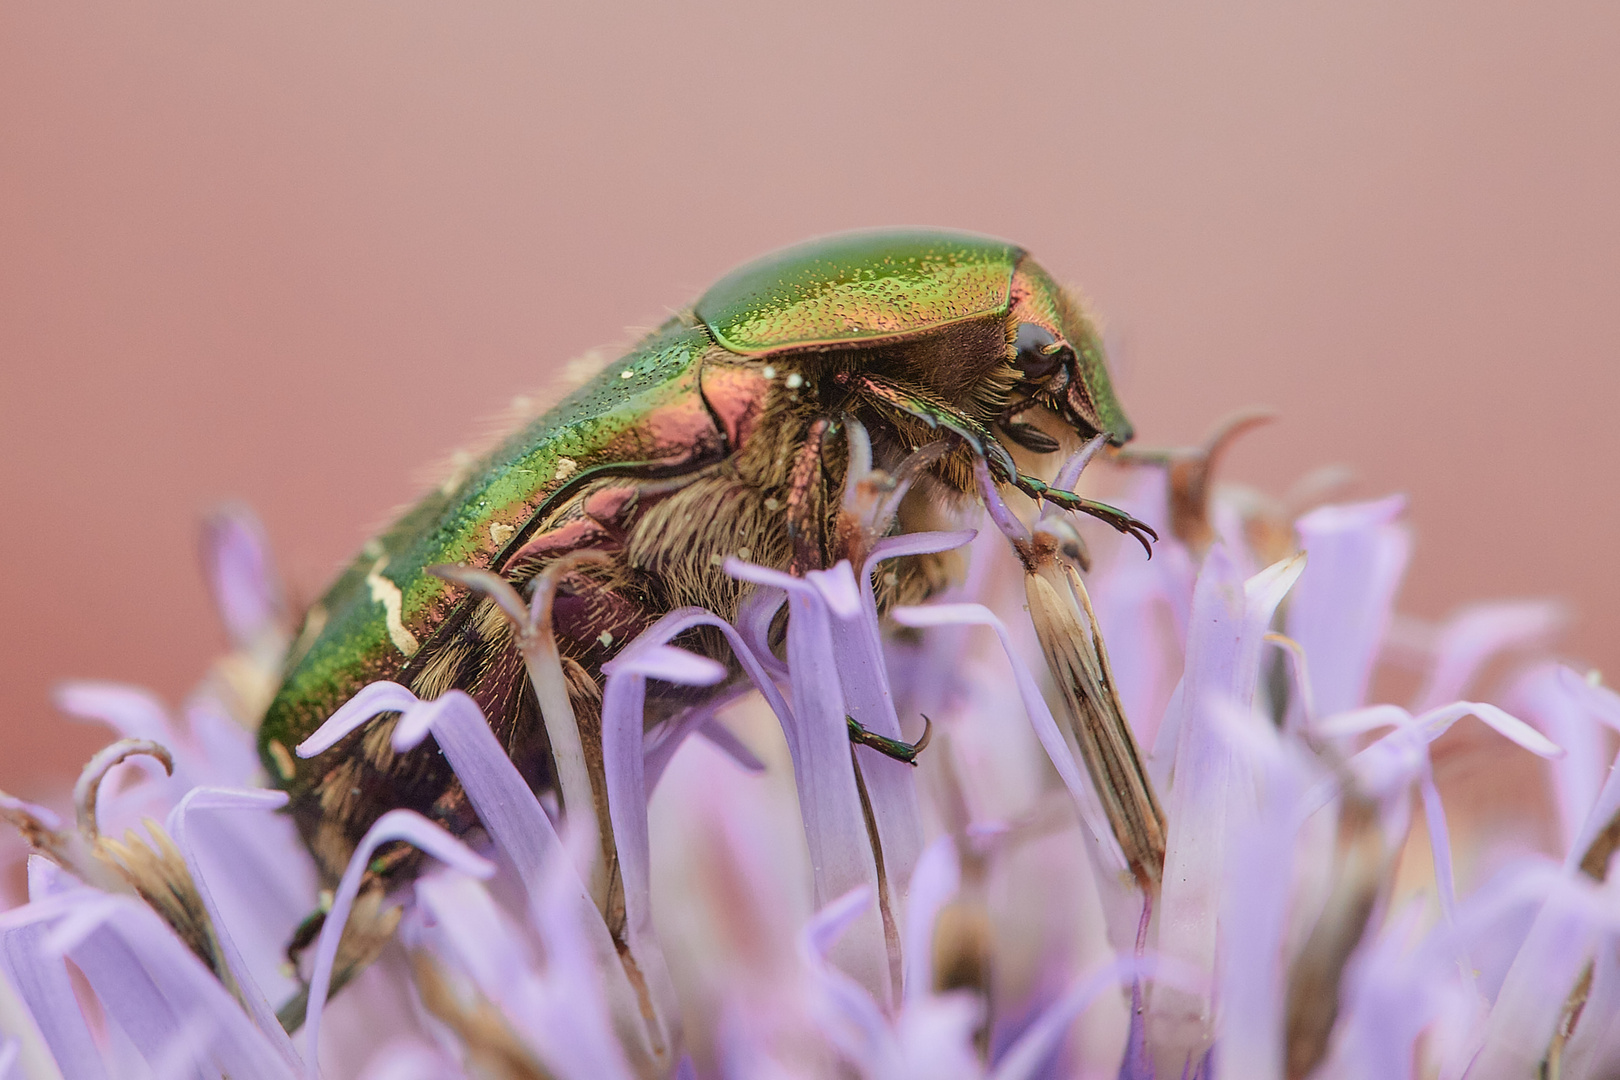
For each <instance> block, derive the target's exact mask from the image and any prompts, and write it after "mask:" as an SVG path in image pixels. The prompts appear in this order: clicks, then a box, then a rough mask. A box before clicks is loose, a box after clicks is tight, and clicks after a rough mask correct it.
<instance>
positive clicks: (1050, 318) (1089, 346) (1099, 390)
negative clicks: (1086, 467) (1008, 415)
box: [1009, 258, 1134, 446]
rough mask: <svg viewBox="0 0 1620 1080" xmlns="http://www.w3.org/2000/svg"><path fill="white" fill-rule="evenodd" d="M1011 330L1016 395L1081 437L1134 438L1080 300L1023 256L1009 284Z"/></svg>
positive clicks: (1112, 440) (1116, 441) (1121, 440)
mask: <svg viewBox="0 0 1620 1080" xmlns="http://www.w3.org/2000/svg"><path fill="white" fill-rule="evenodd" d="M1009 332H1010V333H1011V334H1012V335H1013V341H1012V346H1013V349H1014V351H1015V353H1016V355H1015V356H1014V358H1013V363H1014V364H1015V366H1016V368H1017V371H1016V374H1015V378H1016V379H1017V383H1016V385H1015V386H1014V393H1015V396H1016V397H1021V398H1023V399H1026V400H1033V401H1035V402H1037V403H1039V404H1040V405H1043V406H1045V407H1046V408H1047V409H1048V410H1050V411H1051V412H1053V413H1056V414H1057V415H1058V416H1059V417H1061V418H1062V419H1063V420H1064V422H1065V423H1067V424H1068V425H1069V426H1070V427H1072V428H1074V430H1075V431H1076V432H1077V433H1078V434H1079V435H1080V436H1081V437H1082V438H1090V437H1091V436H1093V435H1097V434H1106V435H1107V436H1108V441H1109V442H1110V443H1112V444H1113V445H1115V446H1120V445H1122V444H1124V443H1126V442H1128V441H1129V440H1130V438H1131V436H1132V434H1133V433H1134V432H1133V429H1132V427H1131V422H1130V421H1129V420H1127V419H1126V418H1125V411H1124V410H1123V409H1121V408H1120V405H1119V400H1118V399H1117V398H1116V397H1115V396H1114V387H1113V384H1112V382H1110V381H1109V378H1108V367H1107V365H1106V363H1105V362H1104V360H1103V348H1102V339H1101V338H1100V336H1099V335H1098V333H1097V330H1096V327H1095V326H1093V325H1092V322H1091V320H1090V319H1089V318H1087V317H1086V314H1085V311H1084V310H1083V309H1082V308H1081V306H1080V303H1079V301H1077V300H1076V299H1075V298H1074V297H1073V296H1071V295H1070V294H1069V293H1068V292H1067V291H1065V290H1064V289H1063V288H1062V287H1061V286H1059V285H1058V284H1057V283H1056V282H1054V281H1053V280H1052V278H1051V276H1050V275H1048V274H1047V273H1046V271H1045V270H1042V269H1041V268H1040V267H1039V266H1038V265H1036V264H1035V262H1034V261H1033V260H1032V259H1029V258H1025V259H1024V260H1023V262H1022V263H1021V264H1020V265H1019V267H1018V271H1017V273H1015V274H1014V275H1013V282H1012V310H1011V312H1010V316H1009Z"/></svg>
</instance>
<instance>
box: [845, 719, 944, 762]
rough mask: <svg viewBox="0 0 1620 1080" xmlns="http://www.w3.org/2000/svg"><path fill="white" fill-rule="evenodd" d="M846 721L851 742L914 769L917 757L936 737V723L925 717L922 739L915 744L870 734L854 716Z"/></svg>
mask: <svg viewBox="0 0 1620 1080" xmlns="http://www.w3.org/2000/svg"><path fill="white" fill-rule="evenodd" d="M844 721H845V722H846V723H847V724H848V725H849V741H850V742H852V743H855V744H857V745H859V746H864V747H867V748H868V749H870V750H876V751H877V752H878V753H880V754H882V755H883V756H884V757H888V758H893V759H894V760H896V761H903V762H905V763H906V764H907V765H911V766H913V767H915V766H916V764H917V755H918V754H920V753H922V752H923V750H924V749H926V748H927V746H928V743H929V741H930V740H931V739H933V737H934V722H933V721H932V720H930V719H928V717H926V716H924V717H923V733H922V738H920V739H918V740H917V741H916V742H914V743H908V742H904V741H902V740H900V739H888V738H884V737H883V736H882V735H878V734H875V733H873V732H870V731H868V730H866V728H864V727H862V726H861V722H860V721H859V720H857V719H855V718H854V717H853V716H846V717H844Z"/></svg>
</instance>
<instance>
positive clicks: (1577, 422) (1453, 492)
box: [0, 0, 1620, 794]
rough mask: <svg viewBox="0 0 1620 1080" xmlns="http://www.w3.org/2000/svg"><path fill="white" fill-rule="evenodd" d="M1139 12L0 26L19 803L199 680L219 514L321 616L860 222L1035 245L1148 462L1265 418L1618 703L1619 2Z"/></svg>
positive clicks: (203, 16)
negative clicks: (495, 436) (1063, 285)
mask: <svg viewBox="0 0 1620 1080" xmlns="http://www.w3.org/2000/svg"><path fill="white" fill-rule="evenodd" d="M1163 7H1164V6H1163V5H1136V4H1125V3H1117V2H1116V3H1088V4H1083V5H1075V4H1066V3H1065V4H1058V3H1053V4H1046V5H1031V4H998V5H989V4H966V3H956V4H939V3H917V4H909V5H874V4H871V3H868V2H860V0H837V2H832V3H828V2H819V3H814V4H800V5H791V6H790V5H774V6H764V5H744V4H724V5H721V4H708V5H698V6H693V7H691V8H689V9H688V10H684V11H676V10H675V9H674V7H673V6H666V5H655V4H650V3H649V4H643V5H636V6H625V5H618V4H595V5H588V4H570V5H560V4H559V5H542V4H538V3H534V2H532V0H522V2H519V0H500V2H486V3H459V4H443V3H429V2H424V0H375V2H360V0H319V2H304V3H296V2H292V0H286V2H277V3H246V2H241V3H225V4H222V3H219V2H217V0H195V2H185V0H149V2H146V3H142V4H136V5H88V4H81V3H73V2H69V0H52V2H50V3H22V2H19V3H9V4H5V5H3V6H0V508H3V510H0V560H3V562H0V565H3V566H4V568H5V569H4V573H5V582H6V586H5V597H6V612H7V617H6V618H5V619H4V620H3V621H0V675H3V680H4V681H3V687H4V694H5V698H4V700H5V705H4V710H5V712H4V721H3V723H4V729H3V732H0V750H3V753H0V787H5V788H8V789H11V790H15V791H18V792H19V793H24V794H26V793H30V792H37V791H40V790H42V788H43V787H44V786H45V785H46V783H47V782H48V781H53V780H54V779H55V778H60V777H62V776H66V775H68V774H69V771H70V770H72V769H75V768H76V767H77V765H78V764H79V762H80V761H81V760H82V759H83V757H84V756H85V755H86V754H87V753H88V752H89V751H90V750H91V749H93V748H94V747H95V746H97V745H99V743H100V742H101V741H102V738H103V736H102V734H101V733H100V732H96V731H92V730H89V729H86V728H82V727H77V726H74V725H70V724H68V723H66V722H64V721H62V720H60V719H59V718H57V717H56V716H55V715H54V714H53V711H52V709H51V706H50V704H49V699H48V688H49V687H50V686H51V684H52V683H53V682H54V681H55V680H57V679H60V678H62V677H65V676H69V675H94V676H102V677H108V678H116V679H128V680H137V681H140V682H144V683H146V684H148V685H150V686H152V687H154V688H156V689H158V690H159V691H161V692H162V693H164V694H166V695H169V696H170V697H171V698H172V697H175V696H178V695H179V694H181V693H182V692H183V690H184V688H185V687H186V686H187V685H188V684H189V683H190V682H191V681H192V680H193V679H194V678H195V677H196V676H197V675H198V674H199V673H200V672H201V671H202V670H203V667H204V665H205V663H206V662H207V660H208V659H209V657H210V655H211V654H212V653H213V652H214V650H215V649H216V648H217V647H218V645H219V644H220V641H221V637H220V634H219V632H218V631H217V630H216V629H215V625H214V622H213V620H212V617H211V614H210V611H209V608H208V604H207V599H206V595H205V593H204V590H203V588H202V585H201V583H200V580H199V577H198V575H197V573H196V570H195V565H194V554H193V553H194V550H195V539H194V538H195V525H196V522H197V519H198V515H199V513H200V512H202V511H203V510H204V509H205V508H207V507H208V506H210V505H211V504H213V503H214V502H216V501H218V500H220V499H222V498H226V497H237V498H241V499H244V500H246V501H248V502H249V503H251V504H252V505H253V506H255V507H257V509H258V511H259V513H260V514H261V515H262V517H263V518H264V520H265V523H266V525H267V527H268V530H269V532H270V535H271V537H272V538H273V540H274V542H275V545H276V550H277V553H278V555H279V558H280V561H281V565H282V567H283V569H284V570H285V571H286V573H287V575H288V577H289V578H290V580H291V581H292V582H293V584H294V587H295V589H296V590H297V591H298V592H299V593H300V594H301V595H302V596H304V597H305V598H308V597H309V596H311V595H312V594H314V593H316V592H317V591H318V590H319V588H320V587H321V585H322V584H323V582H324V580H325V579H326V577H327V576H328V575H329V574H330V573H331V571H332V570H333V568H334V567H335V566H336V565H337V563H338V562H339V560H341V559H342V558H344V557H345V556H347V555H348V554H349V553H351V552H352V550H353V549H354V548H356V547H357V546H358V544H359V543H360V542H361V541H362V540H363V539H364V537H365V535H366V533H367V530H368V529H369V528H371V527H372V526H374V525H375V524H377V523H379V522H380V521H381V520H382V519H383V518H384V517H385V516H386V514H387V513H388V511H389V509H390V508H391V507H393V506H395V505H397V504H399V503H401V502H403V501H405V500H406V499H407V498H408V497H409V496H410V495H411V493H412V491H413V489H414V482H413V476H415V475H418V470H419V467H420V466H422V465H425V464H427V463H430V462H431V461H432V460H434V459H435V458H437V457H439V456H441V455H442V454H443V453H444V452H445V451H446V450H449V449H450V448H452V447H454V446H455V445H456V443H457V442H459V441H461V440H462V439H463V438H464V437H465V436H466V435H468V433H470V432H472V431H474V430H476V429H477V427H478V421H479V418H481V417H485V416H488V415H489V414H491V413H494V412H496V411H498V410H499V409H500V408H501V407H502V406H503V405H504V404H505V403H506V402H507V401H508V400H509V399H510V398H511V397H512V396H513V395H514V394H515V393H518V392H520V391H524V390H528V389H532V388H534V387H536V386H539V385H542V384H544V383H545V382H546V380H547V378H548V375H549V374H550V373H552V372H553V371H554V370H555V369H556V367H557V366H558V365H559V364H560V363H561V362H562V361H564V360H566V359H567V358H569V357H571V356H573V355H576V354H578V353H580V352H581V351H583V350H585V349H586V348H588V347H590V346H593V345H599V344H604V343H612V342H616V341H623V340H624V339H625V337H626V335H627V332H628V329H627V328H630V327H636V326H643V327H644V326H647V325H650V324H652V323H654V322H656V321H657V320H659V319H660V318H661V317H662V315H663V314H664V313H665V312H666V311H667V310H668V309H669V308H671V307H673V306H677V305H679V304H681V303H683V302H685V301H687V300H689V299H691V298H692V297H693V296H694V295H695V294H696V293H698V292H699V291H701V289H702V288H703V287H704V286H705V285H706V284H707V283H708V282H709V281H711V280H712V279H713V278H714V277H715V276H717V275H718V274H719V273H720V272H722V271H724V270H725V269H727V268H728V267H730V266H731V265H732V264H734V263H736V262H738V261H739V260H742V259H744V258H747V257H749V256H752V255H754V254H757V253H760V252H762V251H764V250H766V249H769V248H772V247H775V246H777V245H780V244H783V243H786V242H790V241H793V240H797V239H800V238H802V237H805V236H807V235H811V234H815V233H820V232H826V231H830V230H834V229H842V228H847V227H851V226H862V225H879V224H893V223H925V224H941V225H952V226H957V227H961V228H968V229H975V230H980V231H984V232H991V233H997V234H1001V235H1004V236H1007V237H1011V238H1014V239H1016V240H1018V241H1019V242H1021V243H1024V244H1026V245H1028V246H1029V247H1031V248H1032V249H1033V250H1035V251H1036V252H1037V253H1038V255H1039V257H1040V258H1041V259H1042V260H1043V262H1044V263H1045V264H1046V265H1048V266H1049V267H1051V268H1052V269H1053V270H1055V271H1056V272H1057V273H1058V274H1059V275H1060V276H1062V277H1065V278H1068V279H1070V280H1074V281H1077V282H1080V283H1082V284H1083V286H1084V288H1085V290H1086V291H1087V292H1088V293H1089V294H1090V296H1091V297H1092V298H1093V300H1094V301H1095V303H1096V305H1097V307H1098V308H1099V309H1100V310H1101V311H1102V312H1103V313H1104V315H1105V316H1106V317H1107V321H1108V325H1109V327H1110V329H1111V334H1112V337H1113V339H1114V340H1115V342H1116V343H1117V353H1118V356H1117V363H1118V365H1119V366H1120V367H1121V368H1123V374H1122V380H1121V381H1122V384H1123V389H1124V393H1125V395H1126V400H1127V403H1128V405H1129V407H1130V410H1131V412H1132V415H1133V417H1134V418H1135V420H1136V421H1137V424H1138V428H1139V430H1140V431H1141V433H1142V435H1143V436H1144V439H1145V441H1151V442H1165V441H1185V440H1190V439H1193V438H1195V437H1197V436H1198V435H1199V434H1200V433H1201V432H1202V431H1203V430H1204V429H1205V428H1206V427H1207V426H1208V425H1209V423H1210V422H1211V421H1213V420H1214V419H1216V418H1217V417H1218V416H1219V415H1221V414H1222V413H1224V412H1226V411H1227V410H1229V409H1231V408H1233V407H1236V406H1241V405H1246V404H1251V403H1256V402H1264V403H1268V404H1271V405H1274V406H1277V407H1279V408H1280V409H1281V410H1282V411H1283V414H1284V419H1283V421H1282V422H1281V423H1279V424H1277V425H1276V426H1275V427H1273V428H1271V429H1269V430H1267V431H1264V432H1262V433H1260V434H1257V435H1254V436H1252V437H1251V438H1249V439H1248V440H1247V441H1246V442H1245V444H1244V445H1243V446H1242V447H1241V448H1240V449H1239V451H1238V452H1237V453H1236V454H1235V455H1234V456H1233V459H1232V461H1231V468H1230V469H1229V470H1228V471H1227V474H1226V475H1228V476H1231V477H1245V478H1249V479H1252V480H1255V481H1257V482H1259V483H1260V484H1261V485H1263V486H1266V487H1269V488H1270V489H1272V490H1274V491H1275V490H1281V489H1282V488H1284V487H1286V486H1287V485H1288V484H1289V483H1290V482H1292V481H1293V480H1294V479H1296V478H1298V477H1299V476H1300V475H1301V474H1302V473H1303V472H1305V471H1307V470H1308V469H1310V468H1312V467H1314V466H1316V465H1318V464H1322V463H1327V462H1344V463H1346V464H1349V465H1351V466H1353V467H1354V468H1355V469H1356V470H1357V472H1358V474H1359V476H1360V477H1361V484H1360V487H1359V489H1358V490H1359V492H1360V493H1361V494H1364V495H1373V494H1381V493H1384V492H1386V491H1389V490H1395V489H1400V490H1405V491H1408V492H1410V493H1411V494H1412V496H1413V519H1414V521H1415V522H1416V524H1417V527H1418V530H1419V548H1418V554H1417V558H1416V562H1415V564H1414V566H1413V568H1412V574H1411V576H1410V579H1409V585H1408V588H1407V590H1406V593H1405V597H1404V606H1405V607H1406V608H1407V609H1408V610H1410V611H1413V612H1416V613H1419V614H1423V615H1430V616H1433V615H1439V614H1442V613H1444V612H1445V611H1447V610H1449V609H1451V608H1452V607H1454V606H1455V605H1457V604H1459V603H1461V602H1463V601H1464V600H1466V599H1469V598H1475V597H1484V596H1521V595H1535V594H1553V595H1558V596H1563V597H1567V598H1569V599H1570V600H1571V601H1572V603H1573V605H1574V609H1575V614H1576V620H1577V621H1576V623H1575V624H1574V628H1573V630H1572V632H1571V633H1570V634H1569V635H1568V637H1567V638H1566V643H1567V647H1568V649H1569V651H1570V653H1571V654H1572V655H1574V656H1577V657H1579V658H1582V659H1584V660H1586V661H1588V662H1592V663H1596V664H1599V665H1609V666H1611V667H1613V666H1614V665H1615V660H1616V656H1617V653H1620V575H1616V573H1615V572H1614V569H1613V563H1612V555H1611V553H1612V551H1613V549H1614V546H1615V540H1616V537H1617V535H1620V528H1617V526H1620V509H1617V504H1616V501H1615V500H1614V498H1613V497H1612V491H1613V487H1614V479H1613V475H1612V474H1613V467H1614V465H1615V463H1616V460H1617V450H1620V430H1617V427H1616V424H1615V422H1614V420H1613V419H1612V417H1613V415H1614V412H1615V406H1616V400H1617V397H1620V368H1617V366H1616V364H1615V357H1616V355H1617V351H1620V350H1617V346H1620V320H1617V319H1616V315H1615V309H1616V304H1615V295H1616V291H1617V285H1620V280H1617V278H1620V274H1617V271H1620V242H1617V241H1620V197H1617V196H1620V184H1617V182H1616V181H1617V175H1616V174H1617V168H1620V64H1616V63H1615V57H1616V56H1620V14H1617V13H1620V8H1615V7H1613V6H1610V5H1603V4H1591V5H1587V6H1586V7H1585V8H1584V9H1582V8H1578V7H1577V6H1576V5H1564V6H1561V7H1560V9H1559V10H1558V11H1557V12H1556V13H1555V12H1554V10H1553V6H1552V5H1535V6H1533V5H1528V4H1501V3H1486V2H1474V3H1470V4H1455V5H1449V4H1448V5H1442V4H1428V5H1413V4H1409V3H1404V2H1366V0H1363V2H1358V3H1320V4H1315V3H1313V4H1301V3H1296V2H1292V0H1289V2H1282V0H1278V2H1272V3H1242V4H1236V3H1233V4H1225V5H1181V8H1182V10H1180V11H1178V12H1176V13H1174V14H1172V13H1168V12H1166V11H1164V10H1163ZM542 9H546V10H542ZM1150 9H1155V10H1150ZM1217 9H1219V10H1217Z"/></svg>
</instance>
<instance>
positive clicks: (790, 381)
mask: <svg viewBox="0 0 1620 1080" xmlns="http://www.w3.org/2000/svg"><path fill="white" fill-rule="evenodd" d="M782 385H783V386H785V387H787V388H788V389H789V390H797V389H798V388H799V387H801V386H803V385H804V376H803V375H800V374H799V373H798V372H797V371H795V372H793V373H792V374H790V375H789V376H788V377H787V378H785V379H783V380H782Z"/></svg>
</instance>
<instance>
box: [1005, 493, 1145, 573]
mask: <svg viewBox="0 0 1620 1080" xmlns="http://www.w3.org/2000/svg"><path fill="white" fill-rule="evenodd" d="M1015 483H1016V486H1017V488H1018V490H1019V491H1022V492H1023V493H1024V494H1026V495H1028V496H1030V497H1031V498H1034V499H1041V500H1043V501H1045V502H1049V503H1051V504H1053V505H1054V506H1056V507H1058V508H1059V509H1060V510H1070V511H1073V512H1075V513H1079V514H1086V515H1088V516H1090V517H1094V518H1096V519H1097V520H1098V521H1100V522H1102V523H1103V524H1105V525H1108V526H1109V527H1111V528H1113V529H1114V530H1116V531H1118V532H1121V533H1124V534H1125V535H1126V536H1130V537H1134V538H1135V539H1136V541H1137V543H1139V544H1141V545H1142V550H1144V551H1146V552H1147V555H1148V558H1150V559H1151V558H1153V544H1152V542H1151V541H1153V540H1157V539H1158V538H1159V534H1158V533H1156V532H1154V531H1153V526H1151V525H1149V524H1148V523H1147V522H1145V521H1138V520H1137V519H1136V518H1133V517H1131V515H1129V514H1127V513H1126V512H1125V511H1123V510H1121V509H1120V508H1119V507H1117V506H1109V505H1108V504H1107V503H1104V502H1097V501H1096V500H1094V499H1087V498H1083V497H1081V496H1079V495H1076V494H1075V493H1074V492H1072V491H1064V490H1063V489H1062V488H1055V487H1052V486H1051V485H1050V484H1047V483H1046V482H1045V481H1043V480H1037V479H1036V478H1035V477H1033V476H1024V475H1020V476H1019V477H1018V479H1017V481H1016V482H1015Z"/></svg>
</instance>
